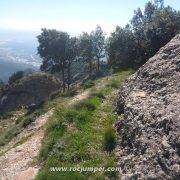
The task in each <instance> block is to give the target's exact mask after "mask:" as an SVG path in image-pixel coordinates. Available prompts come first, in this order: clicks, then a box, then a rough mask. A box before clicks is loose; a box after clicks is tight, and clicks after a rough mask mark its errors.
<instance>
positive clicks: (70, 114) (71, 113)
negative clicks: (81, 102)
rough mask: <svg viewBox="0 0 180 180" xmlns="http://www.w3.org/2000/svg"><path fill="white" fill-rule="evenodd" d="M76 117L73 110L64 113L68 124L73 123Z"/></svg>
mask: <svg viewBox="0 0 180 180" xmlns="http://www.w3.org/2000/svg"><path fill="white" fill-rule="evenodd" d="M77 115H78V111H77V110H75V109H67V110H66V112H65V117H66V121H67V122H69V123H72V122H74V120H75V119H76V117H77Z"/></svg>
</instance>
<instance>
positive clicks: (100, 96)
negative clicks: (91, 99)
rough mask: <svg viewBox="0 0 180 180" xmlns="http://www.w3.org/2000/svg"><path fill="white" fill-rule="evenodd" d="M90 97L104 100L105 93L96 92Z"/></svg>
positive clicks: (102, 91) (101, 91) (103, 91)
mask: <svg viewBox="0 0 180 180" xmlns="http://www.w3.org/2000/svg"><path fill="white" fill-rule="evenodd" d="M92 95H93V96H96V97H98V98H100V99H105V95H106V91H105V90H98V91H97V92H93V93H92Z"/></svg>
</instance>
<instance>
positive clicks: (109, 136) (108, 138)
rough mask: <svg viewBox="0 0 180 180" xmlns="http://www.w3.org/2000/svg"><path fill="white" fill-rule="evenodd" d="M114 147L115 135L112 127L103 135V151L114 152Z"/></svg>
mask: <svg viewBox="0 0 180 180" xmlns="http://www.w3.org/2000/svg"><path fill="white" fill-rule="evenodd" d="M115 146H116V134H115V130H114V129H113V128H112V127H108V128H107V129H106V130H105V133H104V149H105V150H106V151H107V152H111V151H113V150H114V148H115Z"/></svg>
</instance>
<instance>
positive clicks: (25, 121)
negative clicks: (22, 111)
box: [21, 115, 36, 128]
mask: <svg viewBox="0 0 180 180" xmlns="http://www.w3.org/2000/svg"><path fill="white" fill-rule="evenodd" d="M35 120H36V116H34V115H30V116H27V117H24V118H23V119H22V120H21V122H22V127H23V128H25V127H27V126H28V125H29V124H30V123H32V122H33V121H35Z"/></svg>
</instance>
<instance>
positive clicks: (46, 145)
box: [39, 119, 66, 160]
mask: <svg viewBox="0 0 180 180" xmlns="http://www.w3.org/2000/svg"><path fill="white" fill-rule="evenodd" d="M65 127H66V126H65V124H64V123H63V122H62V121H60V120H57V119H55V120H53V121H50V122H49V123H48V124H47V127H46V134H48V136H46V138H45V139H44V140H43V143H42V149H41V151H40V155H39V157H40V159H43V160H45V159H47V157H48V155H49V154H50V152H51V151H52V150H53V147H54V145H55V144H56V143H57V141H58V140H59V138H60V137H62V136H63V134H64V131H65Z"/></svg>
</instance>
